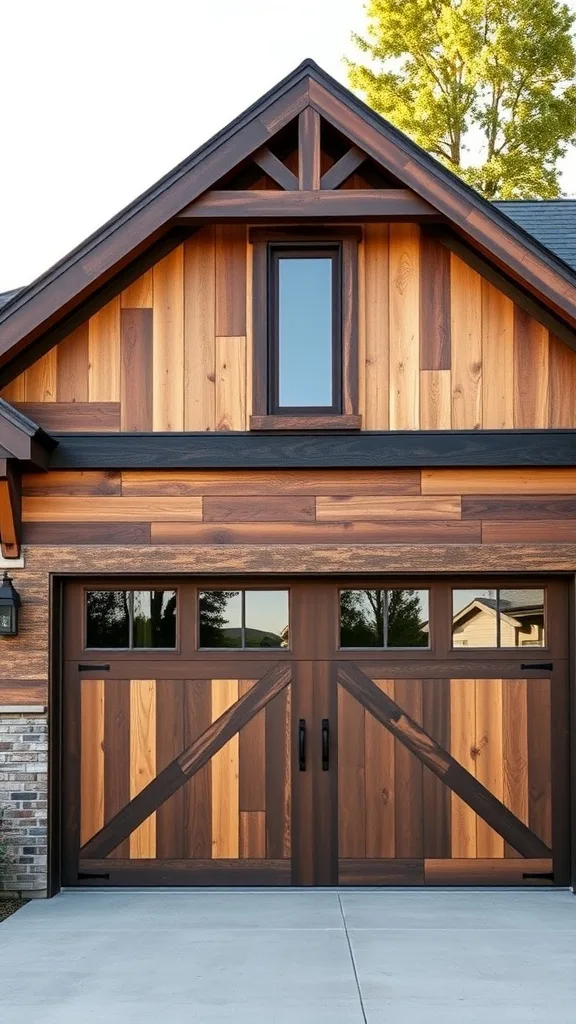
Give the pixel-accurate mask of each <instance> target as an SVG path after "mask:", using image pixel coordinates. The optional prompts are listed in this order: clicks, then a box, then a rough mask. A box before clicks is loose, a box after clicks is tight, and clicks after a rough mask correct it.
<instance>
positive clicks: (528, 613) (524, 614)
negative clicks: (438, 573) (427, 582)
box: [452, 587, 546, 648]
mask: <svg viewBox="0 0 576 1024" xmlns="http://www.w3.org/2000/svg"><path fill="white" fill-rule="evenodd" d="M545 613H546V607H545V600H544V591H543V590H541V589H529V588H520V587H519V588H517V589H510V590H483V589H482V588H480V587H479V588H477V589H472V590H453V591H452V644H453V646H454V647H491V648H496V647H545V646H546V623H545Z"/></svg>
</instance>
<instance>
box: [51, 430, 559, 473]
mask: <svg viewBox="0 0 576 1024" xmlns="http://www.w3.org/2000/svg"><path fill="white" fill-rule="evenodd" d="M53 436H54V440H56V441H57V442H58V446H57V448H56V450H55V451H54V452H53V453H52V456H51V459H50V468H51V469H109V470H114V469H116V470H119V469H276V470H281V469H318V468H331V469H359V468H363V467H364V468H370V467H373V468H377V469H378V468H380V469H385V468H389V469H398V468H404V467H428V466H430V467H434V466H437V467H439V466H443V467H447V468H449V467H454V468H466V467H474V466H494V467H497V466H576V430H445V431H444V430H437V431H436V430H435V431H418V430H415V431H365V432H362V433H357V434H342V433H324V434H312V433H300V432H299V433H274V434H265V433H248V432H235V431H226V432H224V431H222V432H215V433H210V432H207V433H155V434H150V433H113V434H111V433H93V434H72V433H69V434H54V435H53Z"/></svg>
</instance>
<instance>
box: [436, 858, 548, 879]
mask: <svg viewBox="0 0 576 1024" xmlns="http://www.w3.org/2000/svg"><path fill="white" fill-rule="evenodd" d="M551 870H552V859H551V858H549V857H539V858H518V859H516V860H499V859H492V860H486V859H474V860H471V859H460V860H459V859H457V858H454V859H453V860H434V859H430V860H426V861H425V862H424V878H425V881H426V884H427V885H469V886H474V885H504V886H506V885H522V886H524V885H531V886H534V885H536V886H539V885H551V884H552V883H551V881H550V879H546V878H542V877H540V878H538V877H536V878H532V879H525V878H524V875H525V873H528V874H533V875H536V876H538V875H540V876H542V875H546V874H549V873H550V871H551Z"/></svg>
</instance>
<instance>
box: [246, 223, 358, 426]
mask: <svg viewBox="0 0 576 1024" xmlns="http://www.w3.org/2000/svg"><path fill="white" fill-rule="evenodd" d="M361 238H362V229H361V228H359V227H358V226H355V225H352V226H350V227H349V228H346V227H339V228H322V229H317V230H314V229H311V228H306V229H305V230H303V229H298V228H291V229H287V228H277V229H276V230H274V229H269V228H267V229H262V228H252V229H251V230H250V232H249V240H250V242H251V243H252V245H253V275H252V276H253V288H252V306H253V323H252V329H253V371H252V372H253V378H252V384H253V388H252V390H253V397H252V410H251V412H252V415H251V418H250V429H251V430H274V429H278V430H286V429H295V430H315V431H316V430H324V429H325V430H332V429H344V430H358V429H359V428H360V427H361V418H360V416H359V415H358V244H359V242H360V240H361ZM336 248H338V250H339V253H340V282H339V284H340V288H339V289H338V291H339V294H338V295H337V296H336V298H337V300H338V301H337V304H336V305H337V308H336V309H335V310H334V313H333V315H334V322H333V331H334V330H336V331H337V332H338V335H339V339H340V345H339V349H340V351H339V356H338V382H337V383H338V391H337V392H335V393H333V405H332V407H331V408H328V407H325V406H324V407H322V408H321V409H319V410H313V409H310V408H307V407H297V408H290V409H284V408H281V407H280V408H278V407H275V404H274V398H273V396H272V395H271V393H270V391H271V389H270V381H271V374H272V372H273V371H272V367H271V359H270V351H271V341H272V337H273V333H272V331H271V329H270V327H271V325H270V317H271V313H272V312H273V311H272V310H271V307H270V299H271V298H273V291H272V289H271V272H270V267H271V253H272V252H274V251H276V252H281V251H282V250H286V251H288V250H292V251H296V250H301V251H307V252H310V253H312V252H314V251H316V252H318V251H322V250H324V251H327V250H334V249H336ZM333 308H334V307H333ZM333 336H334V335H333ZM334 386H335V383H334V377H333V389H334Z"/></svg>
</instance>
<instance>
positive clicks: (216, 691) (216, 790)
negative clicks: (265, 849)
mask: <svg viewBox="0 0 576 1024" xmlns="http://www.w3.org/2000/svg"><path fill="white" fill-rule="evenodd" d="M211 692H212V722H213V723H214V722H217V721H218V719H219V718H220V717H221V716H222V715H223V714H224V713H225V712H226V711H229V710H230V708H232V707H233V705H234V704H236V703H237V701H238V680H237V679H213V680H212V691H211ZM239 814H240V812H239V806H238V733H235V734H234V736H231V737H230V739H229V740H228V742H227V743H225V744H224V746H222V747H221V748H220V750H217V751H216V752H215V753H214V755H213V757H212V857H213V858H214V859H216V858H219V857H227V858H231V859H235V858H237V857H238V856H239V839H240V817H239Z"/></svg>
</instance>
